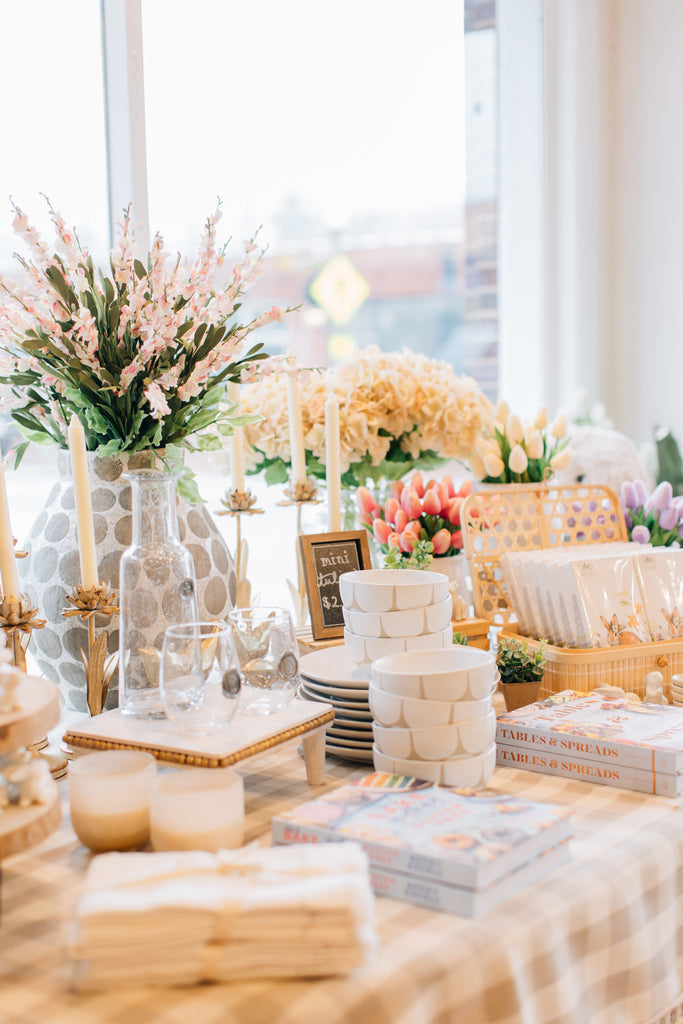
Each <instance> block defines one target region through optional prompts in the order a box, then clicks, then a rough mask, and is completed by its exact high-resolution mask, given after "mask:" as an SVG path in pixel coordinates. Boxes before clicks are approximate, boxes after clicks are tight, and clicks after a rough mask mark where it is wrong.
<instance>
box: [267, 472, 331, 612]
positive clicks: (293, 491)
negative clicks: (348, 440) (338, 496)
mask: <svg viewBox="0 0 683 1024" xmlns="http://www.w3.org/2000/svg"><path fill="white" fill-rule="evenodd" d="M317 493H318V485H317V484H316V482H315V480H311V479H310V477H309V478H307V479H306V480H304V481H299V482H298V483H295V482H294V481H293V480H291V479H290V481H289V486H288V487H286V488H285V501H278V502H277V503H276V504H277V505H279V506H281V507H282V508H286V507H287V506H289V505H295V506H296V536H297V544H296V572H297V586H296V587H295V586H294V584H293V583H292V582H291V580H287V586H288V587H289V592H290V594H291V595H292V601H293V602H294V608H295V611H296V620H297V625H298V626H303V625H305V623H306V619H307V618H308V601H307V600H306V584H305V582H304V566H303V562H302V561H301V552H300V551H299V544H298V539H299V537H300V536H301V533H302V530H301V513H302V510H303V507H304V505H320V503H321V500H320V498H316V494H317Z"/></svg>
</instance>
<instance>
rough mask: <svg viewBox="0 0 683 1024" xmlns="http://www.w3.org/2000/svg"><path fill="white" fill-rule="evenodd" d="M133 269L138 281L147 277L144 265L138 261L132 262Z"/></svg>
mask: <svg viewBox="0 0 683 1024" xmlns="http://www.w3.org/2000/svg"><path fill="white" fill-rule="evenodd" d="M133 269H134V270H135V273H136V274H137V276H138V278H139V279H140V280H142V278H143V277H147V270H146V268H145V265H144V263H141V262H140V260H133Z"/></svg>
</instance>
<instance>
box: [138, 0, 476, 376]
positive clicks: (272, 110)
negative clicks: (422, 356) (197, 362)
mask: <svg viewBox="0 0 683 1024" xmlns="http://www.w3.org/2000/svg"><path fill="white" fill-rule="evenodd" d="M191 12H192V14H191V17H188V8H187V4H186V3H184V2H178V0H143V32H144V60H145V99H146V118H147V139H148V151H147V158H148V172H149V192H150V220H151V226H152V230H155V229H156V228H157V227H158V228H159V229H161V230H162V233H164V236H165V239H166V242H167V246H168V247H170V248H171V249H175V248H180V249H181V250H183V251H185V250H187V248H188V247H190V248H191V247H192V246H193V245H195V244H196V241H197V238H198V235H199V230H200V228H201V224H202V221H203V219H204V217H205V216H206V214H207V212H209V210H210V209H212V208H213V205H214V203H215V198H216V195H217V194H219V195H220V196H221V197H222V199H223V202H224V206H223V212H224V221H223V223H224V224H225V234H227V233H228V232H232V233H233V234H234V236H235V239H236V241H237V242H241V240H242V239H243V238H245V237H247V236H248V235H249V234H251V233H252V232H253V230H254V228H255V227H257V226H258V225H259V224H263V230H262V237H263V240H264V241H267V242H268V243H269V245H270V250H269V253H270V255H269V258H268V260H267V263H266V266H265V268H264V273H263V275H262V278H261V280H260V281H259V283H258V285H257V286H256V287H255V288H254V289H253V290H252V291H251V292H250V293H249V301H250V304H251V306H252V307H253V309H254V310H260V309H262V308H264V307H267V306H269V305H271V304H273V303H277V304H279V305H296V304H297V303H299V302H303V303H304V308H303V310H302V311H301V312H300V313H298V314H297V315H296V316H294V317H290V318H288V319H287V320H286V321H285V322H284V323H282V324H277V325H274V326H273V328H272V329H271V334H270V336H269V337H268V340H267V345H268V347H269V348H270V350H275V349H280V350H282V349H285V348H287V347H290V346H291V347H292V348H294V350H295V351H296V352H297V354H298V355H299V357H300V359H301V360H302V361H305V362H308V363H309V364H315V365H322V364H324V363H326V362H327V361H328V358H334V357H344V356H348V355H349V354H350V352H351V351H352V350H353V348H354V346H356V345H365V344H370V343H376V344H379V345H380V346H381V347H382V348H385V349H396V348H399V347H401V346H402V345H410V346H411V347H413V348H417V349H421V350H423V351H425V352H427V353H428V354H431V355H438V356H439V357H442V358H448V359H450V360H451V361H453V362H454V363H455V365H456V367H457V366H458V364H459V363H460V362H461V321H462V305H463V298H462V290H461V287H462V286H461V282H462V277H463V273H462V267H463V265H464V264H463V255H462V233H463V227H462V221H463V215H462V211H463V193H464V148H465V147H464V139H465V131H464V96H463V93H464V72H463V13H462V4H461V3H459V2H457V0H456V2H454V0H428V2H427V3H425V4H423V5H422V6H421V7H420V11H419V16H417V15H416V8H415V4H414V3H413V2H412V0H372V2H371V3H367V0H363V2H361V0H344V3H332V2H331V0H330V2H329V3H325V4H321V3H320V2H319V0H291V2H289V3H287V4H282V3H281V2H279V0H261V2H257V3H252V4H235V3H223V4H221V5H216V4H215V3H212V2H210V0H196V2H195V3H193V4H192V6H191ZM340 257H343V258H341V259H340ZM263 340H264V341H265V340H266V339H265V335H264V338H263Z"/></svg>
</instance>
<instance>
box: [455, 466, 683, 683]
mask: <svg viewBox="0 0 683 1024" xmlns="http://www.w3.org/2000/svg"><path fill="white" fill-rule="evenodd" d="M460 519H461V524H462V532H463V541H464V549H465V554H466V555H467V560H468V563H469V568H470V576H471V577H472V591H473V597H474V608H475V612H476V614H477V615H479V616H481V617H482V618H485V619H488V620H489V622H491V623H492V624H493V625H497V626H501V627H502V629H501V631H500V635H501V636H518V635H519V633H518V631H517V629H516V627H515V625H514V624H513V622H512V621H511V620H512V619H514V613H513V610H512V608H511V606H510V602H509V600H508V596H507V594H506V591H505V584H504V580H503V572H502V569H501V567H500V559H501V556H502V555H504V554H505V553H506V552H508V551H532V550H535V549H537V548H551V547H558V546H562V545H575V546H579V545H581V544H595V543H610V542H612V541H618V540H628V534H627V531H626V524H625V523H624V515H623V512H622V509H621V505H620V503H619V499H618V497H617V495H616V494H615V492H614V491H613V490H612V489H611V488H609V487H602V486H596V485H590V486H581V485H575V486H571V487H561V486H559V485H555V486H554V485H553V484H552V483H550V484H545V485H539V484H524V485H519V486H518V485H512V484H511V485H509V486H507V487H502V488H500V489H499V490H482V491H475V492H474V493H473V494H471V495H470V496H469V497H468V498H466V499H465V501H464V502H463V505H462V509H461V513H460ZM527 639H528V642H529V645H530V646H532V647H534V646H536V645H537V644H538V641H537V640H534V639H532V638H527ZM654 670H657V671H659V672H661V673H662V675H663V677H664V693H665V695H666V696H667V697H668V698H669V699H670V696H671V691H670V685H671V676H672V674H675V673H678V672H683V639H681V640H666V641H658V642H656V643H649V644H633V645H630V646H618V647H599V648H596V647H592V648H576V649H574V648H566V647H556V646H554V645H552V644H548V646H547V648H546V668H545V673H544V676H543V682H542V684H541V691H540V696H541V697H547V696H549V695H550V694H552V693H558V692H559V691H560V690H568V689H571V690H592V689H594V688H595V687H596V686H603V685H609V686H620V687H621V688H622V689H624V690H626V691H633V692H634V693H637V694H638V695H639V696H641V697H642V696H644V695H645V687H644V685H643V679H644V677H645V675H646V674H647V673H648V672H652V671H654Z"/></svg>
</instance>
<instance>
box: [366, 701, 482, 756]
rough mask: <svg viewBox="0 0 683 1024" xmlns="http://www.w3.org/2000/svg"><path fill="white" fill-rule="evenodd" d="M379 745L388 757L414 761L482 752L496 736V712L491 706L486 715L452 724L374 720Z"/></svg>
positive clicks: (379, 748)
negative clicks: (405, 725)
mask: <svg viewBox="0 0 683 1024" xmlns="http://www.w3.org/2000/svg"><path fill="white" fill-rule="evenodd" d="M372 732H373V735H374V737H375V743H376V745H377V749H378V750H379V751H381V752H382V753H383V754H386V755H387V757H400V758H403V759H406V758H408V759H410V760H414V761H449V760H451V759H452V758H454V757H473V756H474V755H475V754H482V753H483V752H484V751H485V750H486V749H487V747H490V745H491V744H492V743H493V741H494V739H495V736H496V713H495V711H494V710H493V708H491V710H490V711H489V713H488V715H485V716H484V718H470V719H466V720H465V721H463V722H454V723H452V724H451V725H430V726H426V727H424V728H421V729H397V728H396V727H395V726H392V727H390V728H388V729H387V728H385V726H383V725H378V724H377V722H373V725H372Z"/></svg>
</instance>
